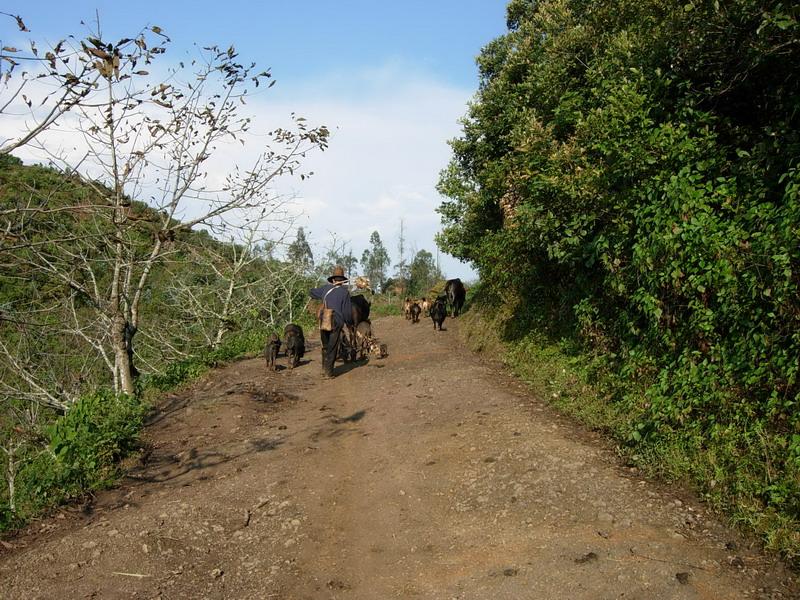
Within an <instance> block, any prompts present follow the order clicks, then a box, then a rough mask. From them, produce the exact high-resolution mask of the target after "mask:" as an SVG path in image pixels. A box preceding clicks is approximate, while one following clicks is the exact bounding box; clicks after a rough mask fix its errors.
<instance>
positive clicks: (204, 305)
mask: <svg viewBox="0 0 800 600" xmlns="http://www.w3.org/2000/svg"><path fill="white" fill-rule="evenodd" d="M282 209H283V204H282V202H281V200H280V199H276V202H275V204H274V205H273V206H272V208H271V210H270V211H269V212H267V211H265V210H264V209H262V212H261V213H260V214H259V215H258V216H257V217H256V218H255V219H253V220H251V221H249V222H248V223H247V224H246V225H244V226H243V227H242V228H241V231H240V233H241V235H240V237H238V238H234V237H232V238H231V239H230V240H229V241H228V242H227V243H225V244H222V243H219V242H216V241H209V243H207V244H203V245H200V244H196V243H195V244H193V245H191V246H189V247H187V248H186V251H187V252H189V253H190V254H189V257H190V260H189V263H190V264H191V265H192V268H191V269H187V268H186V263H185V262H182V263H179V264H178V265H176V266H178V267H179V270H178V271H176V272H174V273H173V276H172V277H171V283H170V285H169V288H168V290H167V292H168V296H169V298H170V300H169V301H170V303H171V305H172V310H173V311H174V312H175V314H176V315H179V318H177V319H174V320H173V321H172V322H171V323H170V325H171V327H170V328H169V329H167V330H161V331H158V332H153V334H152V335H154V336H156V337H157V338H158V340H159V342H160V343H162V344H164V345H165V347H169V346H172V348H170V350H171V351H173V352H174V351H176V348H175V347H174V345H175V344H176V341H180V345H181V347H182V348H186V349H198V348H201V347H202V348H216V347H218V346H219V345H220V343H221V342H222V340H223V337H224V336H225V335H226V334H227V333H228V332H230V331H235V330H239V329H242V328H243V327H246V326H252V325H253V324H254V323H255V322H258V323H259V324H260V326H261V327H260V329H261V330H263V329H264V328H269V327H273V326H276V325H278V324H280V325H283V324H285V323H286V322H288V321H291V320H292V319H293V317H294V311H295V305H296V300H297V298H298V290H299V289H300V288H301V287H302V286H303V285H304V270H303V265H298V264H296V263H293V262H291V261H287V262H281V261H278V260H276V259H275V258H274V257H273V256H271V253H270V252H268V249H270V248H272V247H274V246H276V245H279V244H281V243H283V239H284V237H285V235H286V233H287V232H288V228H289V226H290V223H289V222H286V221H284V217H283V216H282V217H280V218H276V215H277V213H278V212H280V213H281V215H285V213H284V212H283V211H282ZM276 222H278V223H280V222H286V227H285V228H284V230H283V231H281V230H280V229H277V230H276V228H275V223H276ZM198 277H200V278H202V279H208V281H204V282H203V284H202V285H198V282H197V278H198Z"/></svg>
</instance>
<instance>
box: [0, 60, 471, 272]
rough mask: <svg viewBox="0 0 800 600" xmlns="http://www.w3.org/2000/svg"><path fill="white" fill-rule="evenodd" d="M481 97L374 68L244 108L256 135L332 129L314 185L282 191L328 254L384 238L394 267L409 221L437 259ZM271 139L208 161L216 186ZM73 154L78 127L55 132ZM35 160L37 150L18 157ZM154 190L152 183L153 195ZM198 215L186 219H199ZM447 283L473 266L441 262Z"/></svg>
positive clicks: (398, 69) (317, 161) (409, 240)
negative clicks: (450, 190) (443, 186)
mask: <svg viewBox="0 0 800 600" xmlns="http://www.w3.org/2000/svg"><path fill="white" fill-rule="evenodd" d="M471 94H472V91H471V90H466V89H460V88H456V87H452V86H449V85H446V84H444V83H441V82H438V81H435V80H434V79H432V78H431V77H429V76H426V75H425V74H421V73H419V72H415V71H414V69H412V68H410V67H409V66H408V65H404V64H401V63H392V64H387V65H384V66H382V67H380V68H375V69H361V70H353V71H346V70H342V71H339V72H336V73H330V74H328V75H327V76H326V77H323V78H318V79H315V80H314V81H306V82H301V83H281V84H280V85H278V86H275V87H274V88H272V89H271V90H269V91H266V92H260V93H259V94H258V95H256V96H254V97H252V98H250V100H249V102H248V104H247V106H246V107H243V108H244V111H245V112H248V113H251V114H253V116H254V119H253V123H254V131H255V129H256V128H258V130H259V131H262V132H265V131H268V130H270V129H272V128H274V127H277V126H285V125H287V124H289V123H290V119H289V116H290V115H291V113H296V114H298V115H302V116H304V117H305V118H306V119H307V120H308V123H309V124H311V125H321V124H324V125H327V126H328V127H329V128H330V129H331V131H332V135H331V139H330V146H329V148H328V150H326V151H325V152H316V153H313V154H312V155H310V156H309V157H308V158H307V160H306V162H305V163H304V171H309V170H310V171H314V175H313V176H312V177H311V178H310V179H307V180H305V181H300V180H299V178H294V179H283V180H280V181H277V182H276V184H275V186H276V189H275V192H276V193H277V194H280V195H282V196H284V197H286V198H290V199H292V200H291V202H292V204H293V206H294V209H293V210H295V211H297V212H301V213H302V216H300V217H299V218H298V219H297V221H296V225H302V226H304V227H305V228H306V230H307V231H310V232H311V240H312V242H313V243H314V244H315V245H316V247H317V250H318V252H319V248H321V247H323V246H325V244H326V242H327V241H328V240H329V232H335V233H336V235H337V237H338V239H339V240H349V241H350V245H351V248H352V250H353V253H354V254H355V255H356V256H360V255H361V252H362V251H363V250H364V249H365V248H366V247H367V245H368V240H369V237H370V234H371V233H372V232H373V231H375V230H377V231H379V232H380V235H381V238H382V239H383V241H384V244H385V245H386V246H387V248H388V249H389V252H390V255H391V258H392V261H393V262H396V261H397V259H398V256H397V254H398V253H397V241H398V237H399V229H400V221H401V219H402V220H403V222H404V224H405V238H406V258H407V259H408V258H410V256H409V254H410V250H411V249H417V250H420V249H426V250H428V251H430V252H432V253H434V255H436V247H435V244H434V241H433V238H434V235H435V233H436V231H438V229H439V216H438V214H437V213H436V212H435V209H436V207H437V206H438V205H439V203H440V202H441V198H440V197H439V195H438V194H437V192H436V190H435V185H436V182H437V180H438V174H439V171H440V170H441V169H442V168H444V167H445V166H446V164H447V162H448V160H449V159H450V148H449V146H448V145H447V140H448V139H450V138H453V137H455V136H457V135H458V134H459V132H460V125H459V124H458V119H459V118H460V117H461V116H462V115H463V114H464V113H465V111H466V104H467V102H468V101H469V99H470V97H471ZM4 120H5V122H0V131H3V130H4V131H5V132H6V134H7V135H8V134H9V133H10V130H13V129H16V128H18V127H20V126H21V122H22V118H21V117H17V118H14V119H8V118H7V117H4ZM267 139H268V138H267V137H258V138H255V140H254V141H255V142H256V143H255V144H254V143H248V145H247V146H244V147H243V146H240V145H239V144H232V145H230V146H227V147H225V148H223V149H221V152H219V153H218V154H217V156H215V158H214V159H213V161H209V176H208V180H207V184H208V185H209V186H211V187H219V186H220V185H221V183H222V182H223V181H224V176H225V173H227V172H228V171H229V170H230V169H231V168H233V167H234V166H239V168H241V169H247V168H248V166H249V163H251V162H252V161H253V160H254V158H255V156H256V155H257V153H258V148H257V147H256V146H257V145H258V144H259V143H261V140H264V141H266V140H267ZM47 141H48V146H50V144H53V145H58V146H61V147H62V148H64V149H65V150H67V151H68V152H76V151H77V148H76V149H75V150H73V149H72V148H71V146H74V145H75V144H74V142H75V139H74V136H72V135H70V132H69V127H65V128H63V129H62V130H60V131H59V130H54V131H53V132H52V134H51V135H50V137H49V138H48V139H47ZM19 154H20V156H22V157H23V158H33V156H34V155H33V154H31V153H29V152H21V153H19ZM148 187H150V186H148V185H147V184H145V189H147V188H148ZM191 212H192V210H191V208H190V209H188V211H187V214H189V213H191ZM441 265H442V268H443V270H444V271H445V273H446V274H447V275H448V276H452V277H462V278H472V277H474V275H473V273H472V271H471V270H470V268H469V267H468V266H467V265H463V264H461V263H459V262H458V261H456V260H454V259H452V258H450V257H447V256H445V255H441Z"/></svg>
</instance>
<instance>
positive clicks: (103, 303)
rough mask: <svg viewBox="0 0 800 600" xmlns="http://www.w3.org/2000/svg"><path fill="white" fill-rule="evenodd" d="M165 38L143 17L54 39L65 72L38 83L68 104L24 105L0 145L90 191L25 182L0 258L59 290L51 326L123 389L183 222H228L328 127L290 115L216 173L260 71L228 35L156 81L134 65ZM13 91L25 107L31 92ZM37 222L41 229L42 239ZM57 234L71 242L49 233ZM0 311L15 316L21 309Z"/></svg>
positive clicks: (18, 369) (241, 138)
mask: <svg viewBox="0 0 800 600" xmlns="http://www.w3.org/2000/svg"><path fill="white" fill-rule="evenodd" d="M168 41H169V40H168V38H167V37H166V36H165V35H164V34H163V32H162V31H161V29H160V28H158V27H155V26H154V27H151V28H149V29H148V30H146V31H143V32H142V33H140V34H139V35H137V36H136V37H134V38H125V39H122V40H119V41H117V42H115V43H109V42H107V41H106V40H104V39H103V37H102V35H101V32H100V31H99V28H98V31H95V32H93V34H92V35H89V36H87V37H86V38H85V39H83V40H79V41H77V42H72V43H62V47H61V53H62V55H63V56H64V57H65V58H64V61H66V63H62V64H69V65H70V69H69V71H68V74H66V75H63V74H62V73H61V72H60V71H45V72H44V74H43V75H42V76H41V77H40V78H39V79H37V83H39V84H41V85H44V84H47V83H49V84H50V85H51V86H52V88H53V89H57V90H61V94H67V92H68V90H71V91H69V94H67V97H68V99H69V100H68V101H65V102H67V104H65V105H63V110H60V112H58V113H57V115H54V116H53V117H47V116H38V113H36V115H37V116H36V118H35V120H34V122H33V123H32V124H31V127H33V128H35V129H36V133H35V135H32V136H31V135H23V136H21V137H19V138H18V139H16V141H11V142H8V143H7V144H6V146H4V148H9V147H11V146H13V147H20V146H21V145H22V144H25V145H26V146H27V147H28V148H31V149H34V150H36V151H37V152H39V153H40V155H41V156H43V157H46V158H47V159H48V160H49V162H50V164H51V165H53V166H54V167H55V168H57V169H59V170H61V171H62V172H63V173H64V174H65V175H68V179H66V180H65V181H71V182H78V183H79V184H80V186H81V187H82V189H85V190H89V192H88V194H86V197H85V198H84V199H83V200H82V201H80V202H77V203H75V202H72V203H65V204H63V205H61V206H58V207H54V206H50V205H48V203H47V202H45V201H44V200H43V199H42V198H41V197H40V196H39V195H38V192H37V190H36V189H35V188H31V189H28V190H26V192H27V197H28V201H26V202H24V203H20V204H18V205H17V206H14V207H11V208H8V209H7V210H5V211H4V212H3V213H0V217H1V218H3V219H4V223H3V229H4V230H6V231H10V232H13V244H11V245H10V247H9V245H7V244H4V245H3V246H2V247H0V252H2V253H11V254H12V255H13V257H12V258H13V260H9V261H5V260H4V261H0V262H1V263H7V264H13V265H15V267H16V268H24V269H25V270H27V271H28V272H29V273H30V274H31V276H33V277H41V278H43V279H44V278H46V279H47V280H48V281H55V282H59V283H60V285H61V286H63V289H64V290H65V293H64V294H63V295H61V296H58V295H54V296H53V297H52V298H49V299H47V301H48V302H50V303H51V308H52V309H53V310H56V307H58V309H59V311H60V312H59V314H60V315H61V317H62V319H63V318H65V316H67V317H68V318H69V326H68V327H66V326H65V327H63V328H62V330H63V331H64V335H69V336H70V337H71V338H74V339H75V340H78V341H79V342H80V344H81V347H82V350H85V349H91V351H92V353H93V354H94V356H95V357H96V358H97V360H98V361H100V362H101V363H102V364H104V365H105V366H106V368H107V370H108V372H109V373H110V380H111V381H113V385H114V388H115V390H116V391H118V392H124V393H129V394H130V393H133V391H134V378H135V376H136V374H137V367H136V365H135V361H134V356H135V352H134V339H135V336H136V335H137V332H139V330H140V329H141V328H142V327H143V326H144V323H143V321H142V315H143V313H142V306H143V298H144V297H145V296H146V295H147V294H148V293H149V292H151V291H152V290H151V288H150V286H151V275H152V272H153V268H154V267H155V266H156V265H157V264H159V263H160V262H161V261H163V260H164V259H165V257H167V256H168V255H169V253H170V252H173V251H174V250H175V242H176V240H178V239H179V238H180V237H181V236H182V235H186V232H188V231H189V230H191V229H192V228H195V227H205V228H206V229H208V230H210V231H217V232H222V231H228V230H230V229H231V228H235V227H236V226H237V223H236V222H235V221H234V220H233V218H234V216H235V215H236V213H237V211H246V210H252V209H258V208H259V207H261V206H262V205H269V203H270V202H271V197H272V193H271V184H272V182H273V181H274V180H275V178H277V177H280V176H282V175H284V174H292V175H294V174H300V173H299V172H298V170H299V169H300V167H301V161H302V158H303V157H304V156H305V155H306V153H307V152H308V151H310V150H312V149H324V148H325V147H326V146H327V139H328V130H327V129H326V128H325V127H318V128H310V127H308V126H307V125H306V124H305V120H304V119H303V118H302V117H296V116H294V115H293V116H292V118H293V127H292V128H291V129H287V128H278V129H274V130H273V131H271V132H269V134H268V138H266V139H268V140H269V142H268V143H267V144H265V143H264V138H261V139H260V140H259V145H260V148H261V149H260V151H259V152H258V153H257V155H256V156H255V158H253V159H252V160H251V162H250V164H249V166H248V167H247V168H240V167H238V166H237V167H235V168H233V169H232V170H231V171H230V172H228V173H227V175H226V176H225V177H224V178H221V179H220V180H219V183H218V184H217V183H215V181H217V180H218V178H217V177H216V171H215V168H218V167H219V165H218V164H215V162H214V158H215V157H216V156H218V155H219V154H224V153H225V152H226V151H228V149H229V148H230V147H231V143H232V142H241V143H242V144H244V143H246V141H247V140H248V138H249V134H250V133H251V131H250V130H251V119H250V117H248V116H246V115H244V114H243V113H242V110H243V108H242V107H243V106H244V104H245V99H246V97H247V94H248V88H249V86H259V85H261V84H262V83H264V82H265V81H268V80H269V79H270V77H271V75H270V73H269V72H268V71H261V72H257V71H256V69H255V66H254V65H253V64H250V65H243V64H241V63H240V62H238V55H237V53H236V51H235V50H234V48H232V47H231V48H228V49H219V48H216V47H209V48H206V49H205V50H203V51H202V52H201V53H200V56H199V57H198V58H196V59H195V60H192V61H191V62H189V63H188V64H184V63H181V64H180V66H179V67H177V68H174V69H170V70H169V71H167V74H166V76H165V77H162V78H160V79H156V78H154V77H152V76H151V75H150V73H149V71H148V70H147V69H145V67H148V65H151V63H153V62H154V61H155V59H156V58H157V57H158V56H159V55H161V54H163V53H164V52H165V49H166V46H167V42H168ZM53 54H55V53H53ZM56 63H58V61H56ZM148 68H152V67H148ZM12 79H13V77H12ZM76 80H77V81H76ZM17 95H19V93H18V94H17ZM12 96H13V94H12ZM11 100H14V98H13V97H12V99H11ZM23 101H24V102H25V104H26V105H27V106H28V107H29V108H32V107H33V106H35V105H37V104H39V103H40V102H41V99H38V98H37V99H36V100H34V99H32V98H29V97H27V96H26V97H25V98H23ZM5 114H6V113H0V116H5ZM30 131H34V129H31V130H30ZM29 133H30V132H29ZM59 140H61V141H60V142H59ZM64 140H69V141H70V144H69V146H68V147H67V146H65V143H64ZM301 176H304V174H301ZM137 200H146V203H144V202H140V201H137ZM56 213H57V214H58V219H57V220H56V219H54V218H53V217H54V214H56ZM43 223H46V224H50V225H52V227H44V226H43ZM43 231H46V232H47V235H48V236H51V237H49V238H46V239H44V240H42V239H41V238H42V232H43ZM76 233H77V235H76ZM61 235H64V236H66V237H68V238H69V242H70V243H59V242H58V240H59V239H60V238H59V236H61ZM4 239H8V238H4ZM240 258H241V257H240ZM230 309H231V307H229V309H228V310H230ZM9 312H10V313H11V316H12V317H13V318H16V319H18V320H20V321H25V320H26V319H27V314H26V312H25V307H12V309H11V310H10V311H9ZM220 335H221V334H220ZM216 337H218V336H217V335H215V339H216ZM16 358H17V356H16V354H15V350H14V349H13V348H9V347H8V346H6V347H3V348H0V362H2V363H3V364H2V365H0V366H1V367H2V368H4V369H6V370H9V371H11V372H13V373H15V374H16V375H17V380H18V381H19V382H21V383H23V384H25V386H27V388H28V389H29V390H32V389H38V388H41V389H40V390H39V397H45V396H47V395H49V396H52V397H53V398H55V400H54V401H52V402H50V404H52V405H56V404H57V403H62V404H63V403H64V402H66V401H67V400H66V399H64V398H63V397H59V396H60V391H59V390H54V389H51V387H50V386H48V385H46V383H43V382H41V381H39V380H38V378H37V377H36V376H35V373H30V370H29V369H28V368H27V366H26V365H25V364H23V363H21V362H19V361H16V362H15V360H16ZM51 400H52V398H51Z"/></svg>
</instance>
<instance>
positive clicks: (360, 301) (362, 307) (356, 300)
mask: <svg viewBox="0 0 800 600" xmlns="http://www.w3.org/2000/svg"><path fill="white" fill-rule="evenodd" d="M350 304H351V305H352V307H353V327H358V324H359V323H361V322H362V321H369V309H370V306H372V305H371V304H370V303H369V300H367V299H366V298H364V296H362V295H361V294H357V295H355V296H351V297H350Z"/></svg>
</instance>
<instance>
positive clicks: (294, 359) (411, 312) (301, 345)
mask: <svg viewBox="0 0 800 600" xmlns="http://www.w3.org/2000/svg"><path fill="white" fill-rule="evenodd" d="M360 279H361V278H360ZM367 286H368V282H367ZM357 287H358V288H360V289H369V287H366V288H365V287H364V286H362V285H357ZM466 295H467V290H466V288H465V287H464V284H463V283H461V280H460V279H450V280H448V281H447V282H446V283H445V286H444V293H442V294H440V295H439V296H437V297H436V299H435V300H433V301H432V302H431V301H428V300H427V299H425V298H422V299H421V300H419V301H417V300H412V299H411V298H406V299H405V301H404V302H403V313H404V314H405V317H406V319H409V320H411V322H412V323H419V317H420V315H421V314H423V313H424V314H425V315H427V316H429V317H430V318H431V320H432V321H433V329H434V331H435V330H437V329H438V330H439V331H441V330H442V324H443V323H444V320H445V318H446V317H447V315H448V312H449V313H451V314H452V316H453V317H457V316H458V314H459V313H460V312H461V309H462V308H463V307H464V300H465V298H466ZM350 303H351V305H352V310H353V314H352V320H353V324H352V325H348V326H347V327H345V329H344V331H343V332H342V342H341V343H340V345H339V348H340V350H339V358H340V359H342V360H344V361H353V360H356V359H357V358H361V359H363V358H366V357H367V356H368V355H371V356H376V357H377V358H384V357H386V356H387V355H388V352H387V348H386V344H381V343H380V341H378V339H377V338H376V337H375V336H374V335H373V332H372V322H371V321H370V319H369V312H370V307H371V304H370V302H369V300H367V299H366V298H365V297H364V296H363V295H362V294H357V295H355V296H351V297H350ZM281 346H283V347H284V349H285V354H286V360H287V365H288V367H289V369H294V367H296V366H297V365H299V364H300V359H301V358H303V355H304V354H305V351H306V341H305V336H304V335H303V328H302V327H300V326H299V325H296V324H294V323H289V324H288V325H287V326H286V327H285V328H284V330H283V339H282V340H281V338H280V337H279V336H278V335H277V334H276V333H273V334H272V335H271V336H270V337H269V339H268V340H267V345H266V348H265V349H264V357H265V358H266V361H267V366H268V367H269V368H270V369H272V370H277V368H278V365H277V358H278V355H279V353H280V350H281Z"/></svg>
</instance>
